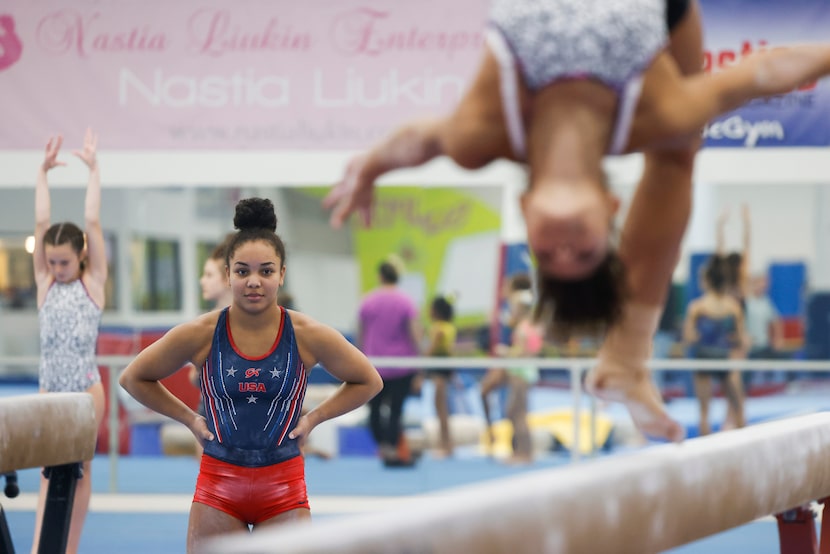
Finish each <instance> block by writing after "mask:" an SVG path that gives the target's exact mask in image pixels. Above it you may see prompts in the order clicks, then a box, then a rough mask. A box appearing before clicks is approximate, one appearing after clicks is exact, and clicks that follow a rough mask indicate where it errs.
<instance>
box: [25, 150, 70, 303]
mask: <svg viewBox="0 0 830 554" xmlns="http://www.w3.org/2000/svg"><path fill="white" fill-rule="evenodd" d="M61 144H63V137H61V136H60V135H57V136H53V137H49V141H48V142H47V143H46V153H45V155H44V158H43V163H42V164H40V167H39V168H38V172H37V181H36V182H35V249H34V252H33V255H32V264H33V265H34V270H35V283H36V284H37V286H38V287H39V288H40V287H42V286H43V285H44V284H47V283H48V281H49V275H50V273H49V266H48V265H47V264H46V252H45V249H44V244H43V236H44V235H45V234H46V230H47V229H49V225H50V219H51V212H52V205H51V201H50V198H49V182H48V180H47V178H46V174H47V173H48V172H49V170H50V169H52V168H53V167H57V166H60V165H66V164H65V163H64V162H61V161H58V152H60V149H61Z"/></svg>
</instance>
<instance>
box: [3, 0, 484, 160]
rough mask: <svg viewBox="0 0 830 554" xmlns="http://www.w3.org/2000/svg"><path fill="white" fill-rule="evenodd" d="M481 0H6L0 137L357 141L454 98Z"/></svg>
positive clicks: (308, 145) (190, 145) (18, 144)
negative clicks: (90, 132)
mask: <svg viewBox="0 0 830 554" xmlns="http://www.w3.org/2000/svg"><path fill="white" fill-rule="evenodd" d="M486 11H487V1H486V0H452V1H449V0H418V1H417V2H407V1H377V0H375V1H364V2H361V1H359V0H354V1H353V0H336V1H332V0H329V1H325V0H306V1H297V0H290V1H289V0H242V1H236V2H226V1H219V0H194V1H187V2H169V1H162V0H145V1H141V2H124V1H117V0H108V1H73V2H65V1H63V0H11V1H9V0H6V1H5V2H4V3H3V6H2V7H0V113H2V115H0V120H1V121H2V123H0V149H17V148H41V147H42V146H43V144H44V141H45V139H46V137H47V135H48V134H50V133H54V132H60V133H63V134H65V135H76V136H78V137H80V136H82V133H83V130H84V128H86V127H87V126H92V127H94V128H95V129H96V130H97V131H98V132H99V133H100V135H101V144H102V147H106V148H107V149H108V150H112V149H273V148H285V149H347V148H348V149H351V148H360V147H363V146H365V145H367V144H369V143H370V142H371V141H372V140H374V139H376V138H377V137H378V136H379V135H383V134H386V133H387V132H389V131H390V130H391V129H392V128H393V127H394V126H395V125H397V124H398V123H400V122H401V121H402V120H404V119H407V118H411V117H415V116H419V115H424V114H441V113H445V112H446V111H448V110H449V109H450V108H451V107H452V106H453V105H454V104H455V103H456V102H457V100H458V99H459V97H460V95H461V94H462V93H463V91H464V88H465V87H466V83H467V81H468V79H469V78H470V76H471V75H472V74H473V72H474V71H475V69H476V66H477V62H478V59H479V55H480V53H481V49H482V46H483V39H482V31H483V28H484V22H485V19H486Z"/></svg>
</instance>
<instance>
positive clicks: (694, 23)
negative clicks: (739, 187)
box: [586, 0, 703, 440]
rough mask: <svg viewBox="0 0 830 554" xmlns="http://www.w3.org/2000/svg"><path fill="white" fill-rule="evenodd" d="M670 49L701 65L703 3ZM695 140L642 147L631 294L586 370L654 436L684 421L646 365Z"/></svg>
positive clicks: (685, 63) (628, 257)
mask: <svg viewBox="0 0 830 554" xmlns="http://www.w3.org/2000/svg"><path fill="white" fill-rule="evenodd" d="M669 49H670V51H671V54H672V57H673V58H674V60H675V62H676V63H677V65H678V67H679V68H680V71H681V72H682V73H684V74H691V73H697V72H700V71H701V69H702V67H703V43H702V26H701V20H700V10H699V7H698V5H697V2H696V1H694V0H692V1H691V2H690V3H689V6H688V7H687V9H686V13H685V15H684V16H683V18H682V19H681V20H680V21H679V22H678V24H677V25H676V26H675V28H674V29H673V30H672V33H671V44H670V46H669ZM699 145H700V141H699V139H697V138H695V139H693V140H691V141H689V142H688V143H686V144H679V145H667V147H666V148H665V149H663V150H653V151H649V152H647V153H646V154H645V167H644V170H643V177H642V179H641V181H640V184H639V186H638V187H637V191H636V193H635V195H634V199H633V201H632V205H631V208H630V210H629V214H628V216H627V218H626V221H625V225H624V227H623V231H622V235H621V240H620V257H621V258H622V259H623V261H624V262H625V264H626V268H627V270H628V283H629V288H630V292H631V299H630V301H629V302H628V303H627V305H626V306H625V307H624V310H623V318H622V321H621V322H620V324H618V325H616V326H615V327H614V328H612V329H611V330H610V331H609V333H608V336H607V337H606V340H605V342H604V344H603V346H602V348H601V349H600V353H599V360H598V363H597V367H596V368H594V370H593V371H592V372H591V373H590V374H589V375H588V379H587V380H586V387H587V388H588V390H589V391H591V392H594V393H596V394H597V395H598V396H600V397H603V398H606V399H608V400H615V401H620V402H622V403H624V404H625V405H626V406H627V408H628V409H629V412H630V413H631V416H632V419H633V420H634V423H635V424H636V425H637V427H638V428H639V429H640V430H641V431H643V432H644V433H646V434H647V435H651V436H654V437H661V438H669V439H671V440H681V439H682V438H683V436H684V435H685V432H684V431H683V429H682V428H681V427H680V426H679V425H678V424H677V422H675V421H673V420H672V419H671V418H670V417H669V416H668V413H667V412H666V410H665V407H664V405H663V402H662V399H661V398H660V394H659V391H658V390H657V388H656V387H655V386H654V384H653V383H652V381H651V375H650V372H649V370H648V369H647V368H646V366H645V362H646V360H647V359H648V358H649V357H650V356H651V348H652V341H653V337H654V333H655V332H656V330H657V325H658V322H659V319H660V314H661V313H662V311H663V306H664V304H665V301H666V292H667V290H668V285H669V283H670V282H671V276H672V273H673V272H674V268H675V266H676V264H677V260H678V257H679V255H680V243H681V241H682V239H683V235H684V233H685V231H686V226H687V224H688V221H689V216H690V214H691V206H692V174H693V170H694V159H695V155H696V153H697V150H698V148H699Z"/></svg>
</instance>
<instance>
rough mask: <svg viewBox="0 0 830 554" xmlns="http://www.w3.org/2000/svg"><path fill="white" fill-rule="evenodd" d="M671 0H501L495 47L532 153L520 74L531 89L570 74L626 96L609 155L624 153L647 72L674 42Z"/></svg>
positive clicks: (495, 15) (513, 116) (509, 100)
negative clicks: (519, 87) (521, 107)
mask: <svg viewBox="0 0 830 554" xmlns="http://www.w3.org/2000/svg"><path fill="white" fill-rule="evenodd" d="M668 32H669V31H668V26H667V24H666V0H494V1H493V3H492V7H491V12H490V26H489V29H488V32H487V44H488V46H489V48H490V50H491V51H492V53H493V55H494V56H495V57H496V59H497V60H498V61H499V65H500V68H501V91H502V101H503V104H504V111H505V117H506V120H507V121H506V124H507V128H508V134H509V135H510V141H511V144H512V147H513V150H514V152H515V154H516V155H517V156H519V157H520V158H524V156H525V154H526V149H525V148H526V147H525V144H524V128H523V123H522V118H521V115H520V110H519V107H518V93H517V89H516V75H517V71H518V74H519V75H520V77H521V79H522V81H523V82H524V84H525V85H526V86H527V87H528V89H529V90H530V91H531V92H535V91H538V90H540V89H542V88H544V87H545V86H547V85H550V84H552V83H554V82H556V81H559V80H562V79H574V78H593V79H597V80H599V81H600V82H602V83H604V84H606V85H607V86H608V87H610V88H611V89H613V90H614V91H615V92H616V93H617V94H618V95H619V107H618V110H617V120H616V125H615V130H614V136H613V138H612V144H611V145H610V148H609V152H610V153H612V154H618V153H621V152H622V151H623V150H624V148H625V145H626V142H627V141H628V133H629V132H630V126H631V120H632V118H633V113H634V109H635V108H636V106H637V100H638V98H639V95H640V90H641V88H642V74H643V71H644V70H645V69H646V67H647V66H648V65H649V64H650V63H651V62H652V60H653V59H654V57H655V55H657V53H658V52H659V51H660V50H662V49H663V48H664V47H665V45H666V43H667V40H668Z"/></svg>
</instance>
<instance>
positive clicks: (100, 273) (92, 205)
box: [72, 129, 107, 304]
mask: <svg viewBox="0 0 830 554" xmlns="http://www.w3.org/2000/svg"><path fill="white" fill-rule="evenodd" d="M97 149H98V135H97V134H95V133H93V132H92V129H87V131H86V135H85V136H84V147H83V149H82V150H75V151H73V152H72V153H73V154H75V155H76V156H78V158H80V160H81V161H82V162H84V164H85V165H86V166H87V168H89V181H88V182H87V187H86V200H85V202H84V226H85V229H84V230H85V231H86V243H87V269H86V272H87V275H88V279H89V280H88V281H87V284H88V285H89V284H92V285H95V286H96V287H98V288H100V289H101V290H102V291H103V287H104V283H105V282H106V280H107V253H106V246H105V245H104V233H103V231H102V230H101V175H100V173H99V170H98V158H97ZM96 300H98V299H96ZM100 300H101V304H102V303H103V293H102V294H101V299H100Z"/></svg>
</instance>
